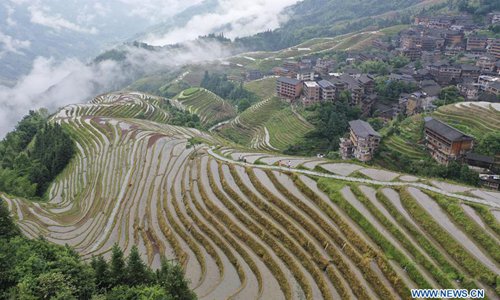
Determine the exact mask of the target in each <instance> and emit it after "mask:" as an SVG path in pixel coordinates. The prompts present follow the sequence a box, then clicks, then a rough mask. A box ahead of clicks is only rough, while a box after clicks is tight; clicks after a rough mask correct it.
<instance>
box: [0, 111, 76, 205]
mask: <svg viewBox="0 0 500 300" xmlns="http://www.w3.org/2000/svg"><path fill="white" fill-rule="evenodd" d="M73 152H74V150H73V141H72V140H71V138H70V137H69V135H68V134H67V133H66V132H65V131H64V130H63V129H62V128H61V126H60V125H58V124H49V123H48V121H47V116H46V114H45V113H44V112H33V111H31V112H30V113H29V115H27V116H25V117H24V118H23V119H22V120H21V121H20V122H19V123H18V125H17V126H16V128H15V130H14V131H13V132H10V133H9V134H7V136H6V137H5V139H4V140H3V141H1V142H0V161H1V166H0V191H4V192H7V193H9V194H13V195H16V196H20V197H27V198H33V197H38V198H40V197H42V196H43V195H44V193H45V191H47V189H48V187H49V185H50V183H51V182H52V180H53V179H54V178H55V177H56V176H57V175H58V174H59V173H60V172H61V171H62V170H63V169H64V168H65V167H66V165H67V164H68V162H69V161H70V160H71V157H72V156H73Z"/></svg>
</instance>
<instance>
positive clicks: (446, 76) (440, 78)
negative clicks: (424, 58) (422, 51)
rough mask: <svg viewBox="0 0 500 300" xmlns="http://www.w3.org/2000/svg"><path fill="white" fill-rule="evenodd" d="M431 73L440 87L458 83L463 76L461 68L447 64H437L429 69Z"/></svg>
mask: <svg viewBox="0 0 500 300" xmlns="http://www.w3.org/2000/svg"><path fill="white" fill-rule="evenodd" d="M427 68H428V70H429V73H430V74H431V75H432V76H433V78H434V80H435V81H436V82H437V83H439V84H440V85H448V84H450V83H452V82H453V81H458V80H459V79H460V75H461V74H462V68H461V67H460V66H453V65H448V64H447V63H439V62H438V63H435V64H431V65H429V66H428V67H427Z"/></svg>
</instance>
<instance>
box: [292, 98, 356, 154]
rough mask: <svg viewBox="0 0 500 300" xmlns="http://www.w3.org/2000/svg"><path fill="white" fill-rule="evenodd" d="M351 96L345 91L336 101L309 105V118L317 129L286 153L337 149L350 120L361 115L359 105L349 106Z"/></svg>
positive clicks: (307, 110) (311, 152)
mask: <svg viewBox="0 0 500 300" xmlns="http://www.w3.org/2000/svg"><path fill="white" fill-rule="evenodd" d="M349 97H350V95H349V93H347V92H343V93H342V94H341V95H340V97H339V98H340V99H339V100H338V101H335V102H334V103H331V102H328V103H318V104H315V105H312V106H309V107H307V108H306V109H305V110H306V115H308V117H307V120H308V121H309V122H310V123H311V124H313V125H314V127H315V129H314V130H313V131H311V132H310V133H308V134H307V135H306V136H305V139H304V140H303V141H302V142H300V143H298V144H296V145H292V146H290V147H289V148H288V149H286V150H285V153H286V154H302V155H315V154H317V153H329V152H331V151H336V150H337V149H338V147H339V139H340V138H341V137H342V136H344V135H345V134H346V132H347V131H348V128H349V121H351V120H355V119H357V118H359V115H360V110H359V108H358V107H351V106H349V104H348V103H349Z"/></svg>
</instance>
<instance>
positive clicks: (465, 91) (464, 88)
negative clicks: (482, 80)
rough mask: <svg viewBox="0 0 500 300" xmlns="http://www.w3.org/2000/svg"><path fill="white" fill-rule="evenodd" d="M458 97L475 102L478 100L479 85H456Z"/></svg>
mask: <svg viewBox="0 0 500 300" xmlns="http://www.w3.org/2000/svg"><path fill="white" fill-rule="evenodd" d="M457 88H458V90H459V91H460V95H462V96H463V97H464V98H465V99H466V100H472V101H475V100H477V99H479V84H477V83H473V82H470V81H469V82H463V83H460V84H458V85H457Z"/></svg>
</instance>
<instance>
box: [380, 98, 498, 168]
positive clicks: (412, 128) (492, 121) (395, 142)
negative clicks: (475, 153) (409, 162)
mask: <svg viewBox="0 0 500 300" xmlns="http://www.w3.org/2000/svg"><path fill="white" fill-rule="evenodd" d="M431 116H432V117H434V118H436V119H438V120H440V121H443V122H445V123H447V124H448V125H450V126H453V127H455V128H457V129H458V130H460V131H462V132H464V133H466V134H469V135H472V136H473V137H474V138H476V139H480V138H481V137H482V136H483V135H484V134H486V133H488V132H492V131H499V130H500V112H499V111H495V110H494V109H488V108H484V107H481V106H478V105H474V104H472V105H471V106H470V107H463V106H455V104H452V105H447V106H442V107H440V108H439V109H438V110H436V111H435V112H433V113H432V114H431ZM422 129H423V116H422V115H416V116H412V117H409V118H406V119H405V120H403V121H402V122H401V124H400V125H399V131H396V132H395V133H394V134H392V135H389V136H387V137H386V138H384V139H383V141H382V144H383V146H386V147H388V148H389V149H391V150H393V151H396V152H399V153H403V154H406V155H407V156H409V157H410V158H411V159H421V158H423V157H424V156H425V155H426V152H425V149H424V148H423V145H422V144H421V143H419V142H421V141H422V139H423V133H422ZM379 163H381V164H382V165H386V164H387V163H389V161H387V160H386V159H384V156H383V155H382V161H380V162H379Z"/></svg>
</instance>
